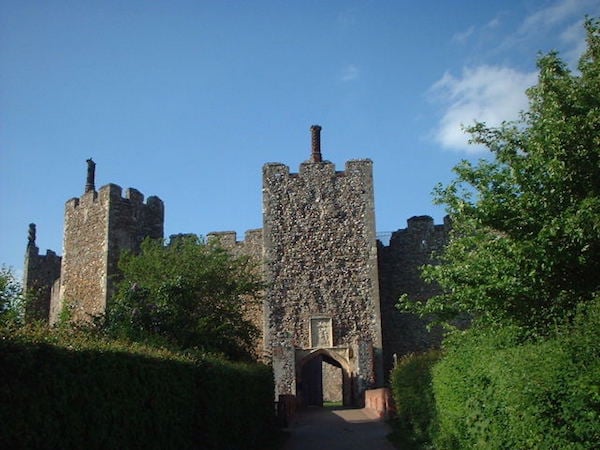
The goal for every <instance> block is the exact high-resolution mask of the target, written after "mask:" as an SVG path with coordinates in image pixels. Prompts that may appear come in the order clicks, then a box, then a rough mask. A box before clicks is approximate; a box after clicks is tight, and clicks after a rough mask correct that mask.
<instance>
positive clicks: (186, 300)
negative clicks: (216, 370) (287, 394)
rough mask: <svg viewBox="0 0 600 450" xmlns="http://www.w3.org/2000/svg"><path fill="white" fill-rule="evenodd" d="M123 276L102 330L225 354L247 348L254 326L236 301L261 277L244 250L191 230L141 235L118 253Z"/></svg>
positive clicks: (252, 296) (251, 293) (244, 352)
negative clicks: (238, 253)
mask: <svg viewBox="0 0 600 450" xmlns="http://www.w3.org/2000/svg"><path fill="white" fill-rule="evenodd" d="M119 267H120V269H121V271H122V272H123V277H124V278H123V280H122V281H121V282H120V284H119V288H118V292H117V294H116V296H115V298H114V300H113V303H112V304H111V305H109V308H108V316H107V323H108V330H109V331H110V332H112V333H113V334H116V335H119V336H122V337H127V338H130V339H134V340H142V341H146V342H152V341H157V340H158V341H159V342H161V343H165V342H167V343H171V344H173V345H175V346H176V347H177V348H179V349H191V348H198V349H201V350H203V351H207V352H212V353H221V354H224V355H226V356H229V357H232V358H243V357H247V356H249V355H250V354H251V352H252V349H253V347H254V340H255V338H256V336H257V333H258V330H257V329H256V327H255V326H254V325H253V324H252V323H251V322H250V321H249V320H248V319H247V318H245V317H244V314H243V302H251V301H253V300H254V301H255V300H256V295H257V294H258V292H259V291H260V289H261V287H262V284H261V281H260V279H259V277H258V275H257V274H256V271H254V270H253V267H252V264H251V262H250V260H249V259H248V258H244V257H234V256H232V255H231V254H230V253H229V252H227V251H226V250H224V249H223V248H221V247H220V246H218V245H217V244H214V243H204V242H202V241H201V240H199V239H198V238H197V237H196V236H183V237H177V238H176V239H172V240H171V242H170V243H169V244H168V245H164V243H163V242H162V241H161V240H149V239H148V240H146V241H144V242H143V243H142V246H141V253H140V254H139V255H134V254H131V253H127V254H125V255H123V257H122V258H121V260H120V263H119Z"/></svg>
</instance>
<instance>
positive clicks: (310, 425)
mask: <svg viewBox="0 0 600 450" xmlns="http://www.w3.org/2000/svg"><path fill="white" fill-rule="evenodd" d="M289 432H290V437H289V439H288V440H287V442H286V444H285V446H284V447H283V448H284V450H321V449H323V450H362V449H365V450H367V449H368V450H394V449H395V447H394V446H393V445H392V444H391V443H390V442H389V441H388V440H387V437H386V436H387V435H388V434H389V433H390V432H391V430H390V428H389V427H388V425H387V424H386V423H385V421H383V420H382V419H379V418H378V417H377V415H376V414H375V413H374V412H372V411H371V410H368V409H349V408H343V407H339V408H317V407H314V408H307V409H304V410H301V411H298V413H297V415H296V416H295V417H294V419H293V421H292V424H291V426H290V428H289Z"/></svg>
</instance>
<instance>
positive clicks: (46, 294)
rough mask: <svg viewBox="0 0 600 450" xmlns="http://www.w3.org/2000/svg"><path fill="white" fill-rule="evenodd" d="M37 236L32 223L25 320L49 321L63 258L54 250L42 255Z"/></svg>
mask: <svg viewBox="0 0 600 450" xmlns="http://www.w3.org/2000/svg"><path fill="white" fill-rule="evenodd" d="M36 234H37V229H36V225H35V223H30V224H29V230H28V236H27V249H26V251H25V265H24V268H23V288H24V290H25V293H26V294H27V297H28V301H27V305H26V309H25V320H27V321H31V320H44V321H47V320H48V315H49V311H50V301H51V300H50V299H51V296H52V287H53V285H54V284H55V282H56V281H57V280H58V278H59V277H60V267H61V257H60V256H58V255H57V254H56V253H55V252H53V251H52V250H46V254H45V255H40V251H39V248H38V247H37V245H36V242H35V241H36Z"/></svg>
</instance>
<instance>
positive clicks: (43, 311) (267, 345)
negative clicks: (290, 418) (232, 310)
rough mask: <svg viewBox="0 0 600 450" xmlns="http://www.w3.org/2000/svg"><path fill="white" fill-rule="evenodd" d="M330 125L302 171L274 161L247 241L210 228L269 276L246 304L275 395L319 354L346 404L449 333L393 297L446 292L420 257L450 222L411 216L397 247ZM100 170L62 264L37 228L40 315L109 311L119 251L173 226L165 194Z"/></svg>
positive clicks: (326, 385)
mask: <svg viewBox="0 0 600 450" xmlns="http://www.w3.org/2000/svg"><path fill="white" fill-rule="evenodd" d="M320 131H321V129H320V127H318V126H313V127H312V128H311V133H312V135H311V140H312V153H311V158H310V160H308V161H306V162H304V163H302V164H301V165H300V169H299V171H298V173H290V170H289V168H288V166H286V165H284V164H281V163H268V164H265V165H264V167H263V228H262V229H258V230H250V231H248V232H247V233H246V235H245V239H244V240H243V241H238V240H237V236H236V233H235V232H232V231H226V232H215V233H210V234H209V235H208V238H209V239H218V240H219V241H220V243H221V245H223V246H224V247H225V248H226V249H228V250H229V251H231V252H232V253H233V254H234V255H246V256H249V257H250V258H251V259H252V260H253V261H254V263H255V268H256V270H257V272H259V273H260V274H261V275H262V277H263V279H264V281H265V283H266V289H265V292H263V293H262V298H261V299H259V301H256V300H254V299H243V305H244V306H243V307H244V314H245V316H246V317H247V318H249V319H250V320H251V321H252V322H253V323H254V324H255V325H256V326H257V328H259V329H260V330H261V331H262V335H261V338H260V339H259V341H258V343H257V348H256V354H257V357H259V358H262V359H263V360H267V361H271V362H272V363H273V368H274V372H275V383H276V394H278V395H279V394H282V395H287V396H294V395H298V396H299V397H302V396H303V393H302V392H299V390H302V389H306V383H304V385H303V383H302V381H303V380H302V373H303V368H304V367H305V366H308V365H311V366H315V367H316V365H318V364H319V363H321V364H322V366H321V367H320V368H319V370H321V372H319V373H322V374H323V377H322V378H320V380H321V381H320V383H321V386H320V389H322V392H321V397H322V398H334V397H335V398H337V397H339V395H340V394H339V389H341V397H342V398H343V401H344V403H345V404H350V403H354V404H360V402H361V400H362V398H363V395H362V394H363V393H364V391H365V390H366V389H369V388H372V387H374V386H380V385H382V384H383V382H384V379H385V376H386V375H387V373H388V372H389V370H390V369H391V367H392V365H393V361H394V355H396V356H397V357H400V356H402V355H404V354H406V353H409V352H416V351H422V350H425V349H427V348H429V347H431V346H434V345H436V344H437V343H438V342H439V338H440V336H439V333H435V332H434V333H429V332H427V330H426V328H425V325H426V324H425V322H424V321H423V320H420V319H418V318H416V317H414V316H412V315H409V314H403V313H401V312H400V311H399V310H398V309H397V308H396V306H395V305H396V303H397V302H398V299H399V297H400V296H401V295H402V294H408V295H409V296H410V297H411V298H413V299H427V298H429V297H430V296H432V295H434V294H435V293H437V287H435V286H428V285H426V284H425V283H424V282H423V281H422V280H421V278H420V267H421V266H422V265H424V264H426V263H429V262H431V261H434V259H432V255H433V254H434V253H435V252H438V251H440V250H441V249H442V248H443V247H444V246H445V245H446V243H447V240H448V231H449V228H450V227H449V224H448V223H444V224H443V225H434V223H433V220H432V219H431V218H430V217H427V216H419V217H412V218H410V219H409V220H408V227H407V228H406V229H402V230H398V231H396V232H394V233H393V234H392V236H391V239H390V242H389V245H383V244H382V243H381V242H378V241H377V240H376V234H375V213H374V194H373V179H372V162H371V161H370V160H368V159H364V160H352V161H348V162H347V163H346V165H345V168H344V170H343V171H336V168H335V166H334V165H333V164H332V163H331V162H329V161H324V160H323V159H322V154H321V143H320ZM92 169H94V170H95V164H93V161H91V160H90V161H88V177H87V181H86V188H85V193H84V194H83V195H82V196H81V197H79V198H74V199H71V200H69V201H68V202H67V203H66V206H65V230H64V248H63V257H62V262H61V258H60V257H59V256H57V255H56V254H54V253H53V252H51V251H48V252H47V254H46V255H45V256H41V255H39V251H38V248H37V247H36V246H35V227H34V228H30V232H29V243H28V246H27V253H26V260H25V287H26V288H32V289H33V288H35V289H38V290H39V291H40V292H41V293H42V294H43V295H42V296H41V297H40V300H39V302H38V303H35V304H33V305H32V308H33V309H31V310H30V312H29V314H30V315H31V316H33V314H34V313H35V314H36V315H40V316H45V317H49V318H50V322H55V321H56V320H57V318H58V316H59V313H60V311H61V308H62V306H63V305H64V304H65V303H71V304H73V305H74V310H73V318H74V319H75V320H89V318H90V317H91V316H93V315H95V314H99V313H102V312H104V310H105V308H106V305H107V302H108V301H109V300H110V297H111V296H112V294H113V290H114V285H115V281H116V280H118V277H119V272H118V268H117V263H118V258H119V256H120V254H121V252H122V251H123V250H133V251H137V250H138V249H139V244H140V242H141V241H142V240H143V239H144V238H145V237H147V236H149V237H153V238H161V237H162V236H163V221H164V207H163V203H162V201H161V200H160V199H159V198H157V197H149V198H148V199H147V201H146V202H144V196H143V195H142V194H141V193H140V192H139V191H137V190H135V189H131V188H130V189H127V190H126V191H125V194H124V195H122V189H121V188H120V187H119V186H117V185H114V184H109V185H106V186H104V187H102V188H100V189H99V190H98V191H96V190H95V189H94V185H95V184H94V183H95V180H94V173H95V172H94V170H92ZM315 361H317V362H315ZM340 374H341V375H340ZM340 377H341V386H340V381H339V380H340ZM304 381H306V380H304ZM304 394H307V392H304ZM304 397H306V395H304Z"/></svg>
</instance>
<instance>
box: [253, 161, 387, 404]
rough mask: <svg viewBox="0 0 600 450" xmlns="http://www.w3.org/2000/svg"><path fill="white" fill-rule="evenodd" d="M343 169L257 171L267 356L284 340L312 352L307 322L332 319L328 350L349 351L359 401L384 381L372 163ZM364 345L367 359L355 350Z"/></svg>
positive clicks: (271, 167)
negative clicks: (260, 179)
mask: <svg viewBox="0 0 600 450" xmlns="http://www.w3.org/2000/svg"><path fill="white" fill-rule="evenodd" d="M345 169H346V170H345V171H343V172H336V170H335V167H334V165H333V164H332V163H330V162H318V161H309V162H305V163H303V164H302V165H301V166H300V171H299V173H297V174H296V173H290V172H289V169H288V167H287V166H284V165H283V164H266V165H265V166H264V168H263V212H264V215H263V225H264V227H263V237H264V258H265V277H266V282H267V284H268V286H269V289H268V290H267V292H266V298H265V320H266V323H265V343H266V351H267V352H269V350H270V347H271V346H272V345H273V343H274V342H275V341H276V339H277V337H278V336H280V335H281V334H286V335H288V336H290V339H291V343H292V345H293V346H294V347H295V348H298V349H310V348H313V344H314V343H315V342H317V341H315V340H314V339H311V320H313V319H327V318H328V319H330V321H331V328H332V329H331V334H332V341H333V342H331V343H330V344H331V345H329V346H328V347H331V348H333V347H342V348H352V349H353V353H354V355H355V357H354V358H353V359H352V360H351V361H347V365H348V366H349V368H350V371H351V372H352V373H353V374H354V377H355V390H354V392H355V394H356V395H357V396H358V395H359V393H360V391H361V389H364V387H366V386H368V385H372V384H375V383H377V382H382V381H383V380H378V376H381V374H378V373H377V372H378V370H377V369H378V366H379V364H380V356H381V326H380V316H379V314H380V312H379V292H378V289H379V286H378V275H377V246H376V239H375V218H374V200H373V183H372V163H371V161H370V160H355V161H349V162H348V163H347V164H346V168H345ZM319 342H321V341H319ZM363 343H368V346H367V347H369V348H370V346H371V345H372V347H373V354H369V353H368V352H367V353H365V352H363V351H361V350H360V349H361V348H362V346H363ZM320 346H322V345H320ZM279 376H280V374H278V373H276V374H275V378H276V380H277V379H278V377H279ZM281 376H284V374H281ZM358 380H362V381H361V382H358ZM293 381H294V380H288V381H287V382H286V383H284V384H289V383H293Z"/></svg>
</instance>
